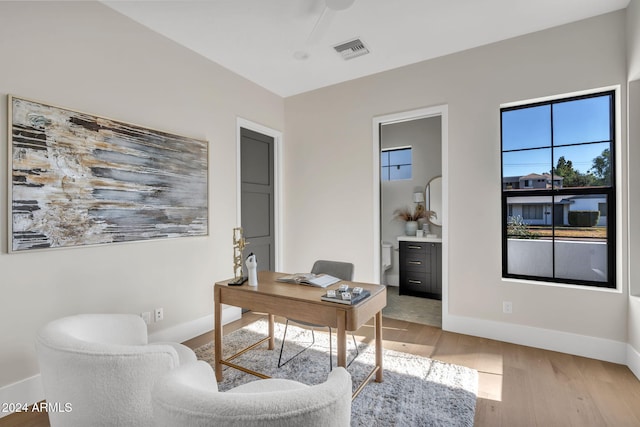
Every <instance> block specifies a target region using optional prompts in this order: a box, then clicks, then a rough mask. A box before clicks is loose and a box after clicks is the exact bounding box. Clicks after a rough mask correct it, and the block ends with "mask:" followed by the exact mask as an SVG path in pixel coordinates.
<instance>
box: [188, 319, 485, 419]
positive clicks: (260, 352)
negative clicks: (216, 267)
mask: <svg viewBox="0 0 640 427" xmlns="http://www.w3.org/2000/svg"><path fill="white" fill-rule="evenodd" d="M267 330H268V328H267V321H266V320H258V321H256V322H254V323H252V324H250V325H247V326H245V327H244V328H242V329H239V330H237V331H234V332H232V333H230V334H228V335H226V336H225V337H224V357H225V358H226V357H229V356H230V355H232V354H235V353H237V352H238V351H239V350H241V349H243V348H245V347H247V346H249V345H251V344H253V343H254V342H256V341H259V340H260V339H261V338H263V337H265V336H266V335H267ZM326 330H327V329H326V328H324V331H326ZM283 333H284V325H282V324H280V323H276V324H275V337H276V339H275V344H276V346H275V349H274V350H268V349H267V343H264V344H262V345H261V346H259V347H257V348H256V349H254V350H251V351H248V352H247V353H245V354H243V355H242V356H240V357H238V358H236V359H234V361H233V362H234V363H236V364H239V365H241V366H244V367H247V368H250V369H252V370H255V371H258V372H261V373H264V374H266V375H269V376H271V377H274V378H288V379H293V380H296V381H299V382H302V383H305V384H310V385H312V384H318V383H321V382H324V381H325V380H326V378H327V374H328V373H329V341H328V334H327V333H322V332H320V330H316V332H315V344H314V345H313V346H312V347H311V348H309V349H308V350H306V351H304V352H303V353H301V354H300V355H298V356H297V357H296V358H295V359H293V360H291V361H290V362H288V363H287V364H285V365H284V366H282V367H281V368H278V356H279V352H280V344H281V342H282V341H281V340H280V338H281V337H282V335H283ZM333 335H334V336H333V351H334V357H333V363H334V366H336V363H337V361H336V356H335V352H336V342H335V333H334V334H333ZM310 342H311V332H310V330H309V329H303V328H299V327H295V326H292V324H291V323H290V324H289V329H288V330H287V342H286V343H285V350H284V354H283V360H286V359H287V358H289V357H291V356H293V355H294V354H295V353H297V352H298V351H299V350H301V349H302V348H303V347H306V345H307V344H308V343H310ZM347 350H348V354H347V360H348V361H350V360H351V358H352V357H353V354H354V353H355V352H354V344H353V340H352V339H351V335H350V334H349V335H347ZM359 351H360V354H359V356H358V357H357V358H356V359H355V361H354V362H353V363H352V364H351V366H349V367H348V368H347V370H348V371H349V373H350V374H351V378H352V381H353V387H354V391H355V389H356V388H357V387H358V385H359V384H360V383H361V382H362V380H363V379H364V378H365V377H366V376H367V375H368V374H369V372H370V371H371V369H372V368H373V366H374V365H375V346H374V345H373V343H372V345H371V346H370V345H367V344H363V343H359ZM196 354H197V356H198V358H199V359H202V360H205V361H207V362H209V363H210V364H211V365H212V366H213V364H214V353H213V343H209V344H206V345H204V346H202V347H199V348H198V349H196ZM383 369H384V381H383V382H381V383H376V382H375V381H373V380H372V381H371V382H370V383H369V384H367V385H366V386H365V387H364V389H363V390H362V392H361V393H360V394H359V395H358V397H356V399H355V400H354V401H353V402H352V409H351V425H352V426H369V427H371V426H473V418H474V412H475V406H476V396H477V391H478V373H477V371H475V370H474V369H469V368H466V367H464V366H457V365H452V364H448V363H443V362H439V361H437V360H432V359H429V358H425V357H420V356H414V355H411V354H406V353H401V352H397V351H392V350H384V356H383ZM257 379H258V378H257V377H254V376H252V375H249V374H245V373H243V372H241V371H238V370H236V369H232V368H228V367H225V369H224V379H223V381H222V382H221V383H219V384H218V387H219V389H220V390H221V391H226V390H229V389H231V388H233V387H236V386H238V385H240V384H244V383H246V382H250V381H255V380H257Z"/></svg>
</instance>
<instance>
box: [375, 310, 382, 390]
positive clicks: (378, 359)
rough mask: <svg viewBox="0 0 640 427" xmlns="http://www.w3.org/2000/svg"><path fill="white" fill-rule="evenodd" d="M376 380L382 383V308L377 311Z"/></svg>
mask: <svg viewBox="0 0 640 427" xmlns="http://www.w3.org/2000/svg"><path fill="white" fill-rule="evenodd" d="M375 324H376V328H375V329H376V366H377V367H378V372H376V382H377V383H381V382H382V381H383V380H382V310H380V311H379V312H377V313H376V320H375Z"/></svg>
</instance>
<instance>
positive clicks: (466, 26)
mask: <svg viewBox="0 0 640 427" xmlns="http://www.w3.org/2000/svg"><path fill="white" fill-rule="evenodd" d="M327 1H329V2H331V1H332V0H327ZM334 1H337V0H334ZM346 1H347V2H348V0H346ZM102 2H103V3H104V4H106V5H107V6H109V7H111V8H113V9H115V10H117V11H119V12H120V13H122V14H124V15H126V16H128V17H130V18H131V19H133V20H135V21H138V22H139V23H141V24H143V25H145V26H147V27H149V28H150V29H152V30H154V31H156V32H158V33H160V34H163V35H164V36H166V37H168V38H169V39H172V40H174V41H175V42H177V43H179V44H181V45H183V46H185V47H187V48H189V49H192V50H193V51H195V52H197V53H199V54H201V55H202V56H204V57H206V58H209V59H211V60H212V61H214V62H216V63H218V64H220V65H222V66H224V67H225V68H227V69H229V70H231V71H233V72H235V73H237V74H239V75H241V76H243V77H245V78H247V79H249V80H251V81H253V82H255V83H256V84H258V85H260V86H262V87H264V88H266V89H268V90H270V91H272V92H274V93H276V94H278V95H280V96H282V97H287V96H291V95H295V94H299V93H302V92H307V91H310V90H314V89H317V88H321V87H324V86H328V85H332V84H335V83H340V82H343V81H347V80H352V79H355V78H358V77H363V76H367V75H371V74H374V73H378V72H381V71H385V70H389V69H393V68H397V67H401V66H404V65H408V64H412V63H416V62H419V61H424V60H427V59H431V58H435V57H438V56H442V55H447V54H450V53H454V52H459V51H462V50H466V49H470V48H473V47H476V46H481V45H485V44H488V43H493V42H496V41H500V40H504V39H508V38H511V37H516V36H519V35H522V34H527V33H531V32H534V31H539V30H543V29H545V28H550V27H554V26H557V25H562V24H565V23H568V22H573V21H578V20H581V19H585V18H588V17H592V16H596V15H600V14H603V13H607V12H611V11H614V10H618V9H623V8H625V7H627V5H628V3H629V0H355V2H354V3H353V5H351V6H350V7H349V8H347V9H345V10H336V11H334V10H332V9H328V10H325V0H208V1H193V0H177V1H119V0H104V1H102ZM321 16H322V18H321V19H320V17H321ZM316 24H318V27H317V28H316V29H315V30H314V27H315V26H316ZM356 37H357V38H360V39H361V40H362V41H363V42H364V43H365V45H366V46H367V48H368V49H369V50H370V53H369V54H368V55H365V56H361V57H358V58H353V59H350V60H344V59H343V58H342V57H341V56H340V55H339V54H338V53H337V52H336V51H335V50H334V49H333V46H335V45H337V44H340V43H343V42H345V41H349V40H351V39H353V38H356ZM296 53H297V54H296ZM296 56H298V57H305V56H306V59H298V58H296Z"/></svg>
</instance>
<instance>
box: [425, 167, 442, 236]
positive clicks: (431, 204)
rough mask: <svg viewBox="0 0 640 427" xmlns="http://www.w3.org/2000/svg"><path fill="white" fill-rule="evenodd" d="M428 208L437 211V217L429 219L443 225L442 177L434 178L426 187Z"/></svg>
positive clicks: (435, 223)
mask: <svg viewBox="0 0 640 427" xmlns="http://www.w3.org/2000/svg"><path fill="white" fill-rule="evenodd" d="M425 200H426V204H427V206H426V208H427V210H429V211H433V212H435V213H436V216H435V218H431V219H429V222H430V223H431V224H433V225H437V226H440V227H442V177H441V176H436V177H435V178H432V179H431V181H429V183H428V184H427V187H426V188H425Z"/></svg>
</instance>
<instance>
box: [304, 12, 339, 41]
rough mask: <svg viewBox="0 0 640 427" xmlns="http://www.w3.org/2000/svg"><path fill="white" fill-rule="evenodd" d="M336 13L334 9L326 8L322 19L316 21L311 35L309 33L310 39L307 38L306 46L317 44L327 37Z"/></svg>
mask: <svg viewBox="0 0 640 427" xmlns="http://www.w3.org/2000/svg"><path fill="white" fill-rule="evenodd" d="M335 14H336V11H335V10H333V9H329V8H328V7H325V8H324V10H323V11H322V13H321V14H320V17H319V18H318V20H317V21H316V24H315V25H314V26H313V29H312V30H311V33H309V37H307V41H306V44H315V43H317V42H318V41H320V39H322V37H323V36H324V35H325V33H326V32H327V30H328V29H329V26H330V25H331V21H332V20H333V17H334V16H335Z"/></svg>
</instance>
